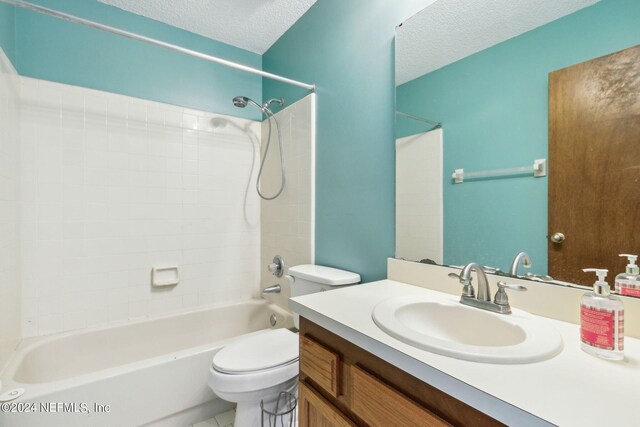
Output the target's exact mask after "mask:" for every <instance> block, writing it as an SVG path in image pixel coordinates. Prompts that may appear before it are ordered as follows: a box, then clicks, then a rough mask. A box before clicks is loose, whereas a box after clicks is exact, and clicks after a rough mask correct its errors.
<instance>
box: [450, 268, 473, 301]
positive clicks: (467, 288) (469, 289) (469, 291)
mask: <svg viewBox="0 0 640 427" xmlns="http://www.w3.org/2000/svg"><path fill="white" fill-rule="evenodd" d="M447 276H449V277H450V278H452V279H458V280H459V281H460V283H462V284H463V285H464V286H463V288H462V295H463V296H465V297H470V298H473V297H475V295H476V291H475V289H473V284H472V283H471V278H469V280H465V279H463V278H462V276H461V275H460V274H456V273H449V274H448V275H447Z"/></svg>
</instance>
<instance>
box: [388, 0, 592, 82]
mask: <svg viewBox="0 0 640 427" xmlns="http://www.w3.org/2000/svg"><path fill="white" fill-rule="evenodd" d="M598 1H600V0H437V1H435V2H434V3H433V4H431V5H429V6H428V7H426V8H425V9H424V10H422V11H421V12H419V13H418V14H416V15H414V16H413V17H411V18H409V19H408V20H407V21H405V22H404V23H403V24H402V26H400V27H398V29H397V36H396V84H398V85H399V84H402V83H406V82H408V81H410V80H413V79H415V78H417V77H420V76H421V75H423V74H426V73H429V72H431V71H434V70H437V69H438V68H442V67H444V66H445V65H448V64H451V63H453V62H456V61H458V60H460V59H462V58H465V57H467V56H469V55H471V54H473V53H476V52H479V51H481V50H484V49H486V48H488V47H491V46H493V45H495V44H498V43H500V42H503V41H505V40H508V39H510V38H513V37H516V36H518V35H520V34H522V33H525V32H527V31H530V30H532V29H534V28H537V27H539V26H541V25H544V24H546V23H549V22H551V21H555V20H556V19H558V18H561V17H563V16H565V15H569V14H571V13H573V12H575V11H577V10H579V9H582V8H584V7H587V6H591V5H593V4H595V3H597V2H598Z"/></svg>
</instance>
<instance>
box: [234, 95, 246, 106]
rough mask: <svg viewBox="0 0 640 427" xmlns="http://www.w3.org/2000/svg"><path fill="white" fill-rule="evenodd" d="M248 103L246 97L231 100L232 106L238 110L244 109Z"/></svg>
mask: <svg viewBox="0 0 640 427" xmlns="http://www.w3.org/2000/svg"><path fill="white" fill-rule="evenodd" d="M248 103H249V98H247V97H246V96H236V97H235V98H233V105H235V106H236V107H238V108H244V107H246V106H247V104H248Z"/></svg>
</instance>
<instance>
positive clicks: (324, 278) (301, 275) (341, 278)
mask: <svg viewBox="0 0 640 427" xmlns="http://www.w3.org/2000/svg"><path fill="white" fill-rule="evenodd" d="M288 273H289V276H290V277H291V281H292V283H291V296H292V297H297V296H300V295H307V294H313V293H316V292H323V291H328V290H331V289H340V288H341V287H343V286H348V285H355V284H356V283H360V275H359V274H357V273H352V272H350V271H345V270H339V269H337V268H331V267H325V266H322V265H313V264H304V265H296V266H295V267H291V268H289V271H288Z"/></svg>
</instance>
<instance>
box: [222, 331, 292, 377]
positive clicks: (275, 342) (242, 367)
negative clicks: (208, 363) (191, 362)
mask: <svg viewBox="0 0 640 427" xmlns="http://www.w3.org/2000/svg"><path fill="white" fill-rule="evenodd" d="M296 360H298V335H297V334H295V333H293V332H291V331H290V330H288V329H282V328H281V329H271V330H268V331H265V332H262V333H259V334H257V335H252V336H250V337H247V338H241V339H239V340H237V341H235V342H233V343H231V344H229V345H227V346H225V347H224V348H223V349H222V350H220V351H219V352H218V353H216V355H215V356H214V357H213V367H214V368H215V369H216V370H217V371H220V372H226V373H230V374H234V373H236V374H239V373H247V372H255V371H263V370H266V369H270V368H274V367H277V366H282V365H286V364H289V363H292V362H294V361H296Z"/></svg>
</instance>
